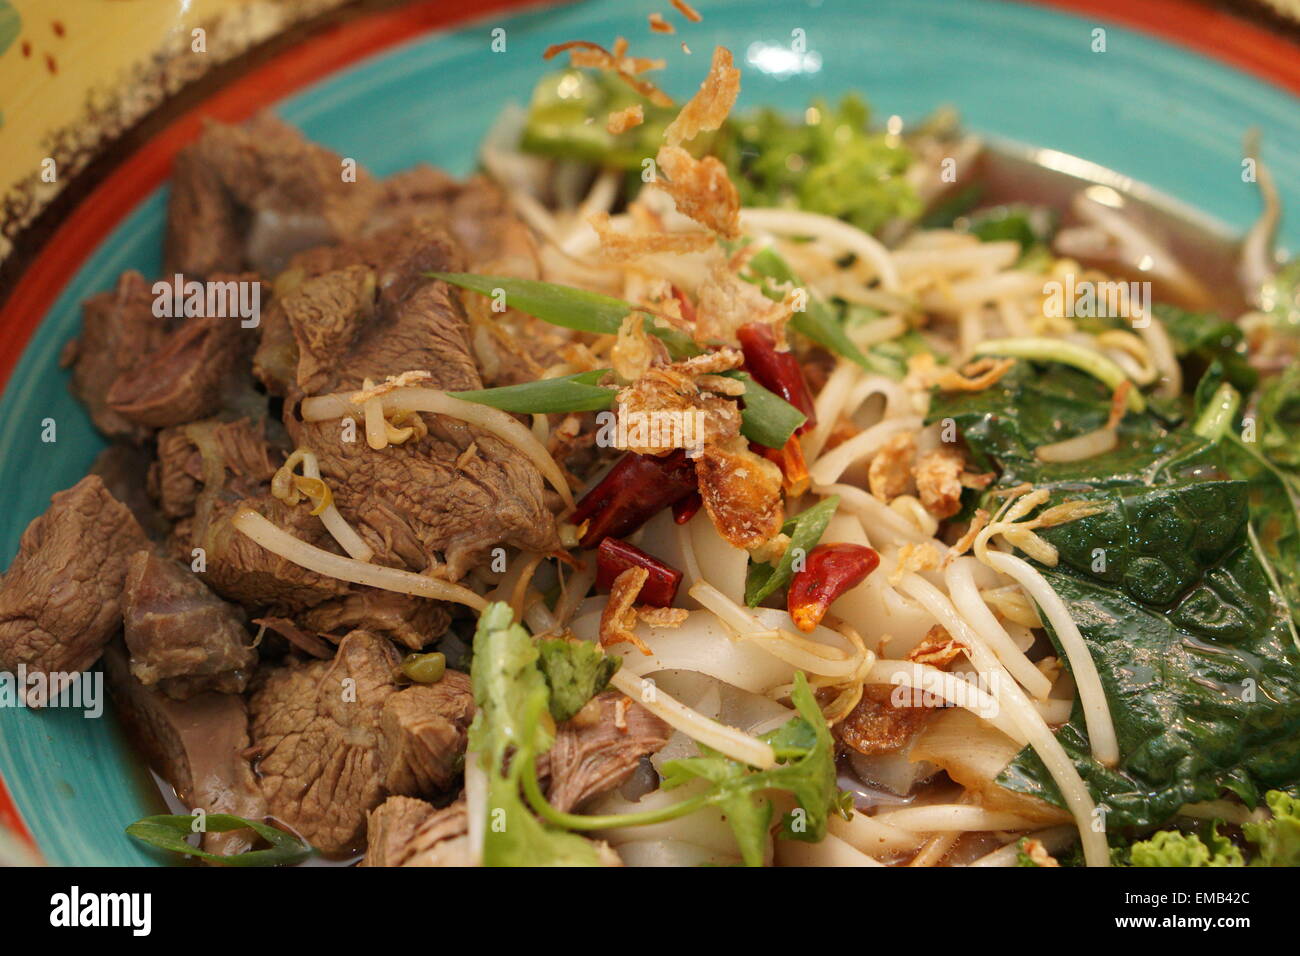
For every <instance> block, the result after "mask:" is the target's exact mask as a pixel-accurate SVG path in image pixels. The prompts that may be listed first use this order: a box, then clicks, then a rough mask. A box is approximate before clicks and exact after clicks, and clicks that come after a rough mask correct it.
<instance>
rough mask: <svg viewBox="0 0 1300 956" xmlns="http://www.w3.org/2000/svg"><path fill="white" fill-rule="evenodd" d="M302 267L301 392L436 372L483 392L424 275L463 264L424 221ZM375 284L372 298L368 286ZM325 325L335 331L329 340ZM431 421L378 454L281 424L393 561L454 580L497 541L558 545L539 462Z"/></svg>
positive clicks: (336, 436)
mask: <svg viewBox="0 0 1300 956" xmlns="http://www.w3.org/2000/svg"><path fill="white" fill-rule="evenodd" d="M295 267H296V268H300V269H302V270H303V274H304V277H305V278H304V281H303V282H302V283H301V284H300V285H299V286H298V288H297V290H296V291H295V292H293V293H291V294H289V295H287V296H286V297H285V298H284V302H283V305H284V309H285V313H286V315H287V316H288V319H289V323H290V325H291V326H292V328H293V331H294V336H295V340H296V341H297V343H298V348H299V351H300V356H301V358H300V361H299V365H298V378H297V384H298V387H299V388H300V389H302V390H303V391H310V392H312V393H319V392H326V391H340V390H350V389H356V388H360V387H361V386H362V384H363V382H364V380H365V379H367V378H369V379H372V380H374V381H376V382H378V381H383V379H384V378H385V377H386V376H389V375H396V374H398V373H400V372H404V371H409V370H427V371H429V372H430V373H431V374H432V375H433V383H432V384H433V385H434V386H436V387H439V388H445V389H451V390H455V389H474V388H478V387H480V384H481V380H480V379H479V376H478V372H477V370H476V368H475V365H474V361H473V359H472V358H471V357H470V352H469V344H468V341H467V336H466V325H465V318H464V312H463V310H462V308H461V305H460V301H459V299H458V298H457V297H456V295H455V293H453V292H452V290H451V289H450V288H449V287H448V286H447V285H445V284H444V283H442V282H439V281H437V280H432V279H428V278H425V277H424V273H425V272H427V271H429V270H437V269H458V268H460V267H461V262H460V260H459V257H458V254H457V253H456V250H455V248H454V246H453V245H452V244H451V243H450V242H449V241H448V239H447V238H446V236H445V235H444V234H443V233H442V232H441V231H440V230H439V229H437V228H436V227H434V226H433V225H431V224H430V223H428V222H427V221H417V222H415V223H412V224H408V225H407V226H404V227H401V228H398V229H393V230H389V231H386V232H384V233H381V234H379V235H377V236H374V237H372V238H371V239H369V240H366V241H365V242H361V243H356V244H353V245H351V246H347V247H344V246H335V247H331V248H326V249H319V250H315V251H313V252H311V253H307V254H306V255H304V256H301V257H299V259H298V260H296V261H295ZM364 269H369V270H370V272H371V273H373V276H374V278H373V280H371V279H368V278H365V274H364V272H363V270H364ZM372 286H373V290H374V292H373V303H371V302H370V300H368V299H366V297H365V296H364V295H362V294H361V293H360V292H358V290H361V292H364V291H365V290H367V289H370V288H371V287H372ZM340 309H349V310H351V311H350V312H348V313H347V314H341V313H340V312H339V310H340ZM326 314H329V315H330V316H331V318H329V319H325V318H324V316H325V315H326ZM321 328H328V329H329V330H330V331H329V332H328V335H326V336H325V338H324V339H322V338H321V335H320V334H319V330H320V329H321ZM422 418H423V421H424V424H425V426H426V430H427V434H426V435H424V436H423V437H416V438H412V439H410V440H408V441H407V442H405V443H404V444H402V445H391V446H389V447H387V448H384V449H381V450H378V451H376V450H375V449H372V448H370V447H369V446H368V445H367V444H366V443H365V442H364V441H363V440H353V441H347V440H345V437H346V432H345V430H344V429H343V428H341V427H340V424H339V422H337V421H327V422H318V423H308V422H300V421H297V420H296V419H295V418H293V417H292V415H290V414H288V413H287V414H286V421H285V424H286V426H287V427H288V428H289V431H290V434H291V435H292V436H293V437H294V439H295V440H296V442H297V444H298V445H299V446H300V447H306V448H310V449H311V450H312V451H314V452H315V453H316V455H317V457H318V458H319V459H320V467H321V473H322V476H323V477H324V478H325V480H326V482H327V484H329V485H330V488H331V489H332V490H333V493H334V501H335V503H336V504H337V505H338V507H339V510H340V511H341V512H342V513H343V515H344V517H345V518H347V519H348V520H349V522H351V523H352V524H353V526H354V527H356V528H357V530H358V532H359V533H360V534H361V535H362V537H363V538H364V539H365V540H366V541H367V543H368V544H369V545H370V546H371V547H372V548H373V549H374V550H375V552H376V554H377V555H378V556H379V559H380V560H381V561H383V562H384V563H396V564H404V565H406V566H408V567H410V568H412V569H414V570H417V571H423V570H425V569H426V568H429V567H432V566H434V565H436V564H437V563H439V560H440V557H441V560H443V561H445V563H446V565H447V569H446V571H447V573H449V575H450V576H451V577H453V578H457V577H459V576H460V575H461V574H462V573H463V572H464V571H465V570H466V569H467V568H468V567H470V566H471V565H473V564H474V563H476V562H477V561H478V560H480V559H481V558H482V556H483V555H485V554H486V553H487V552H488V551H489V550H490V549H491V548H492V547H494V546H496V545H498V544H503V543H504V544H509V545H514V546H516V547H520V548H524V549H526V550H532V551H549V550H552V549H553V548H555V547H556V546H557V545H558V539H557V537H556V533H555V522H554V518H553V516H552V515H551V513H550V512H549V511H548V510H547V509H546V507H545V504H544V499H543V495H542V481H541V476H540V475H539V474H538V472H537V469H536V468H535V467H534V466H533V464H532V463H531V462H529V461H528V460H527V459H526V458H525V457H524V456H523V455H522V454H521V453H520V452H518V451H517V450H516V449H514V448H513V447H511V446H509V445H507V444H505V443H504V442H501V441H499V440H498V439H496V438H494V437H492V436H490V435H487V434H484V433H481V432H479V431H477V430H475V429H473V428H471V427H469V426H467V425H466V424H464V423H463V422H459V421H456V420H451V419H446V418H443V417H441V416H437V415H423V416H422Z"/></svg>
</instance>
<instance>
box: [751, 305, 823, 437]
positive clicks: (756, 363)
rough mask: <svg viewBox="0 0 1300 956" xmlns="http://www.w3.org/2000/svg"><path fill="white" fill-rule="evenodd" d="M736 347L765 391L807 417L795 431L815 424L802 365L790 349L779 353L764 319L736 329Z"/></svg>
mask: <svg viewBox="0 0 1300 956" xmlns="http://www.w3.org/2000/svg"><path fill="white" fill-rule="evenodd" d="M736 337H737V338H738V339H740V348H741V350H742V351H743V352H744V353H745V369H746V370H747V371H748V372H749V374H750V375H752V376H754V380H755V381H756V382H758V384H759V385H762V386H763V387H764V388H765V389H767V390H768V391H769V392H775V393H776V394H777V395H780V396H781V397H782V398H784V399H785V400H786V401H787V402H789V403H790V404H791V405H793V406H794V407H795V408H797V409H799V411H801V412H803V413H804V415H806V416H807V421H805V422H804V423H803V424H802V425H800V426H799V428H798V429H797V430H796V432H795V434H796V435H802V434H803V433H804V432H806V431H807V430H808V429H810V428H812V427H813V426H814V425H816V424H817V413H816V410H815V409H814V407H813V397H812V389H810V388H809V387H808V380H807V379H806V378H804V374H803V366H802V365H800V364H799V359H798V358H797V357H796V356H795V354H794V353H793V352H779V351H777V348H776V333H775V332H774V331H772V326H771V325H769V324H768V323H766V322H750V323H749V324H748V325H742V326H741V327H740V328H739V329H738V330H737V331H736Z"/></svg>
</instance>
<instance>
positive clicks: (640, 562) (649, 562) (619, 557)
mask: <svg viewBox="0 0 1300 956" xmlns="http://www.w3.org/2000/svg"><path fill="white" fill-rule="evenodd" d="M628 568H644V569H645V570H646V571H647V572H648V574H649V575H650V576H649V577H647V578H646V581H645V584H643V585H641V594H640V595H639V597H638V600H639V601H640V602H641V603H642V604H649V605H651V606H653V607H672V606H673V601H674V600H676V599H677V586H678V585H679V584H681V583H682V572H680V571H678V570H677V569H676V568H674V567H672V566H671V565H668V564H664V562H662V561H660V560H659V559H658V558H656V557H655V556H654V555H650V554H646V553H645V552H644V551H642V550H641V549H640V548H638V547H635V546H634V545H630V544H628V543H627V542H626V541H620V540H619V539H618V538H606V539H605V540H604V541H602V542H601V543H600V547H599V548H598V549H597V550H596V588H597V589H598V590H601V591H608V590H609V589H610V588H612V587H613V586H614V579H615V578H616V577H618V576H619V575H620V574H622V573H623V572H624V571H626V570H627V569H628Z"/></svg>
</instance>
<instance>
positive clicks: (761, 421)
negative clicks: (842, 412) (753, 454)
mask: <svg viewBox="0 0 1300 956" xmlns="http://www.w3.org/2000/svg"><path fill="white" fill-rule="evenodd" d="M722 374H723V375H725V376H727V377H728V378H734V379H738V380H740V381H742V382H744V383H745V394H744V396H743V398H742V401H744V403H745V407H744V408H743V409H741V412H740V433H741V434H742V435H744V436H745V437H746V438H748V439H749V440H750V441H755V442H758V443H759V444H760V445H766V446H767V447H768V448H783V447H785V443H786V442H787V441H789V440H790V436H791V435H793V434H794V431H795V429H796V428H798V427H799V426H800V425H802V424H803V423H804V422H805V421H807V420H808V416H807V415H805V414H804V413H803V412H801V411H799V409H797V408H795V407H794V406H793V405H791V404H790V403H789V402H787V401H786V400H785V399H784V398H782V397H781V396H780V395H778V394H776V393H775V392H769V391H768V390H767V389H765V388H764V387H763V386H762V385H759V384H758V382H756V381H754V377H753V376H752V375H750V374H749V373H748V372H741V371H735V370H733V371H730V372H723V373H722Z"/></svg>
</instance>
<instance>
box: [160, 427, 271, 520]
mask: <svg viewBox="0 0 1300 956" xmlns="http://www.w3.org/2000/svg"><path fill="white" fill-rule="evenodd" d="M205 452H206V454H207V456H208V459H209V461H208V467H209V468H212V469H213V470H214V473H217V469H219V472H220V473H221V474H222V475H223V476H224V477H223V482H222V490H223V491H228V492H229V493H230V494H231V495H235V496H248V495H256V494H260V493H261V492H262V491H263V490H264V489H265V488H266V486H267V485H268V484H269V483H270V481H271V477H272V476H273V475H274V474H275V471H276V467H277V466H276V464H275V462H274V461H273V452H272V449H271V447H270V445H269V444H268V443H267V441H266V437H265V436H264V434H263V432H262V427H261V426H260V425H255V424H253V423H252V422H251V421H249V420H247V419H240V420H238V421H233V422H218V421H204V422H195V423H194V424H191V425H185V426H178V427H175V428H165V429H163V430H162V431H160V432H159V433H158V461H157V464H156V465H155V466H154V467H153V468H152V469H151V472H150V476H149V484H150V488H151V490H152V492H153V494H154V497H155V498H156V499H157V500H158V504H159V506H160V507H161V509H162V512H163V514H164V515H166V516H167V517H169V518H173V519H175V518H184V517H187V516H189V515H192V514H193V513H194V508H195V504H196V502H197V499H198V496H199V491H200V490H201V489H202V487H203V482H204V477H205V472H204V453H205Z"/></svg>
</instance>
